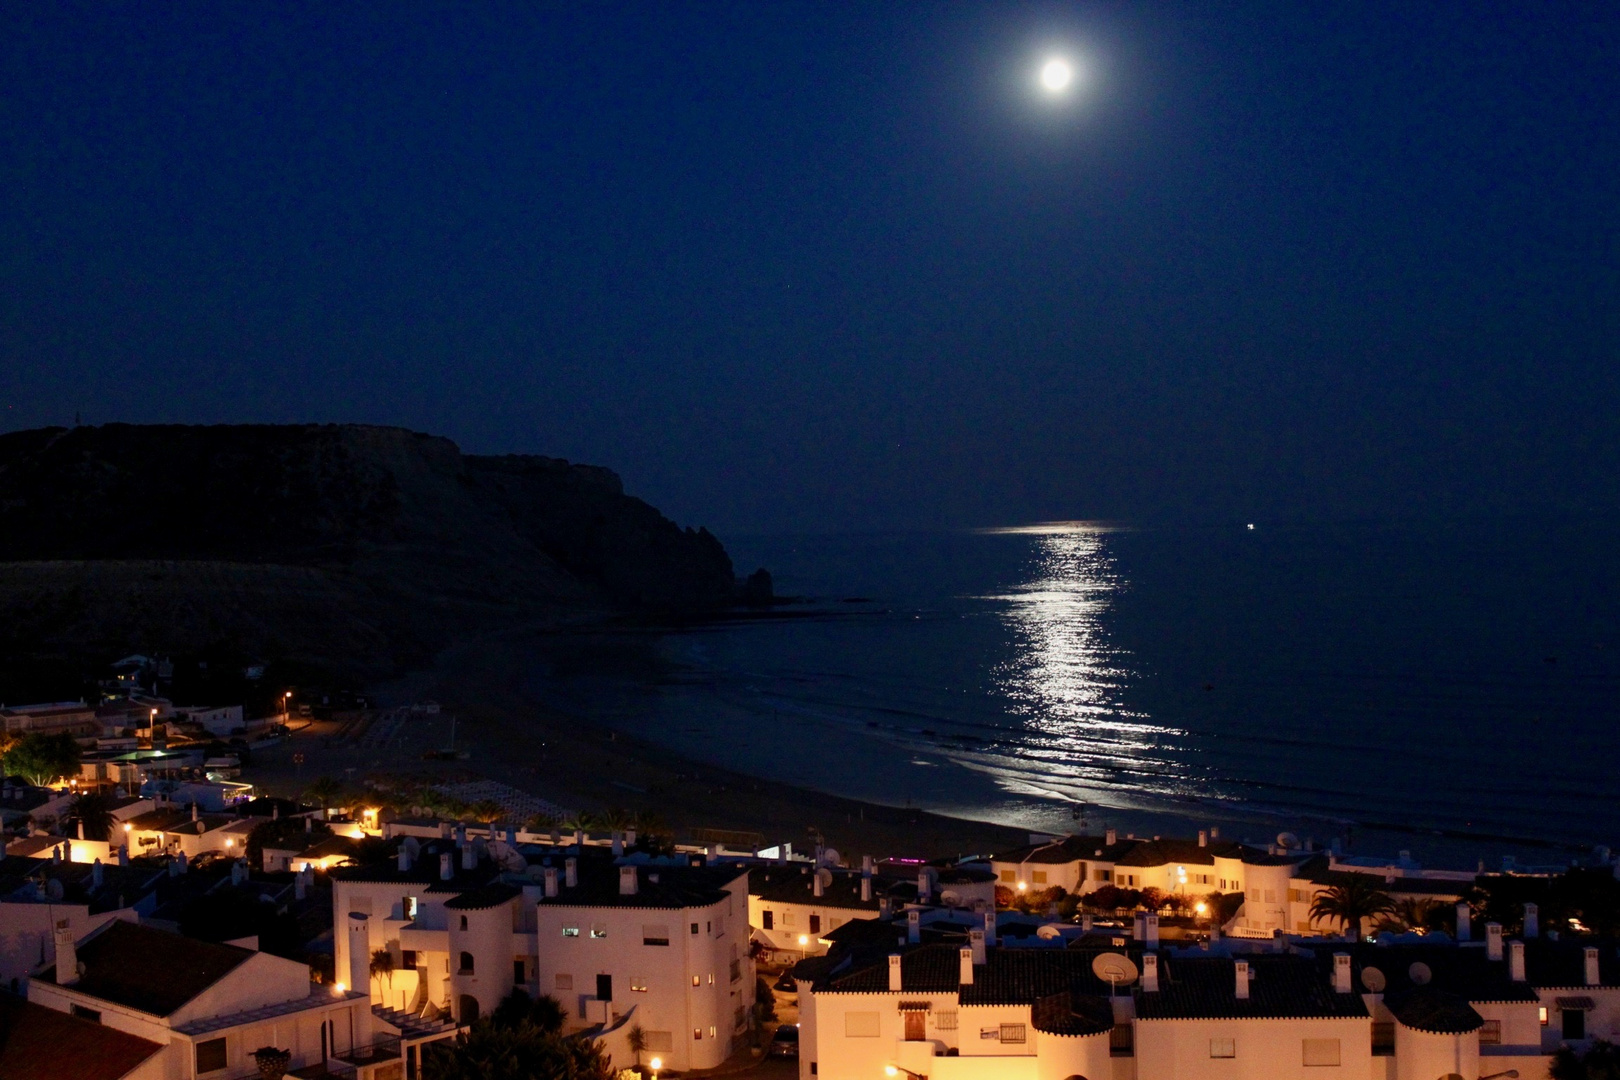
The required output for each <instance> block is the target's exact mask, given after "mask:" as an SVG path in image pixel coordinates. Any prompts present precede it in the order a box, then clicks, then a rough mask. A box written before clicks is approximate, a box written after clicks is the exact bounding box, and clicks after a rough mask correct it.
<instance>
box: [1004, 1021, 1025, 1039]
mask: <svg viewBox="0 0 1620 1080" xmlns="http://www.w3.org/2000/svg"><path fill="white" fill-rule="evenodd" d="M1001 1041H1002V1042H1004V1043H1021V1042H1023V1041H1024V1025H1023V1024H1002V1025H1001Z"/></svg>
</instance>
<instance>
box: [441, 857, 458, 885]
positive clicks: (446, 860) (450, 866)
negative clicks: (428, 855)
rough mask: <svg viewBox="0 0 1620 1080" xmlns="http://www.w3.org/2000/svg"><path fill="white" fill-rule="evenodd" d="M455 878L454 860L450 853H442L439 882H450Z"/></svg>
mask: <svg viewBox="0 0 1620 1080" xmlns="http://www.w3.org/2000/svg"><path fill="white" fill-rule="evenodd" d="M455 876H456V865H455V860H454V859H452V858H451V857H450V853H449V852H448V851H446V852H444V853H442V854H441V855H440V856H439V880H440V881H449V880H450V879H451V878H453V877H455Z"/></svg>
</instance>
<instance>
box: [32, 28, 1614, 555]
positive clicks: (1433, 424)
mask: <svg viewBox="0 0 1620 1080" xmlns="http://www.w3.org/2000/svg"><path fill="white" fill-rule="evenodd" d="M1053 54H1063V55H1065V56H1068V57H1070V58H1071V59H1073V60H1074V61H1075V62H1076V64H1077V65H1078V67H1079V70H1080V78H1079V80H1078V81H1077V83H1076V85H1075V86H1074V87H1073V88H1072V89H1071V92H1069V93H1068V94H1066V95H1063V96H1061V97H1057V98H1053V97H1049V96H1043V95H1042V94H1041V93H1040V92H1039V91H1038V88H1037V85H1036V79H1035V75H1036V72H1037V70H1038V68H1039V66H1040V64H1041V63H1042V62H1044V60H1045V59H1046V58H1047V57H1048V56H1050V55H1053ZM0 184H3V199H0V428H5V429H15V428H24V427H35V426H41V425H46V424H64V423H71V422H72V420H73V418H74V415H75V413H78V414H80V415H81V416H82V419H83V421H84V422H85V423H102V422H107V421H112V420H125V421H134V422H157V421H163V422H199V423H219V422H238V421H275V422H284V421H362V422H368V423H379V424H398V425H404V426H408V427H412V428H417V429H420V430H426V431H432V432H437V433H442V434H445V435H448V436H451V437H452V438H454V439H456V440H457V441H458V442H459V443H460V444H461V445H462V446H463V448H465V449H467V450H470V451H475V452H505V451H522V452H536V453H547V454H553V455H559V456H565V457H569V458H573V459H577V460H584V461H591V462H596V463H600V464H605V465H609V466H611V467H613V468H614V469H616V470H618V471H619V472H620V473H621V474H622V475H623V476H624V477H625V479H626V482H627V485H628V486H629V488H630V490H631V491H633V492H634V493H636V494H639V495H642V496H644V497H646V498H648V499H649V500H651V501H652V502H654V503H655V504H657V505H658V506H660V507H661V508H662V509H664V510H665V511H666V512H668V513H670V514H671V515H672V516H674V517H676V518H678V519H679V520H681V521H683V522H687V523H694V524H696V523H705V524H708V525H710V526H711V527H715V528H717V529H719V530H721V531H722V535H724V533H725V532H726V531H733V532H735V531H744V530H757V529H785V528H805V529H817V530H822V529H843V528H867V527H888V526H938V525H952V526H954V525H990V524H1001V523H1010V522H1018V521H1028V520H1040V519H1051V518H1125V519H1134V520H1181V521H1210V522H1214V521H1253V520H1279V519H1313V520H1321V519H1342V518H1347V517H1360V516H1368V515H1371V516H1387V515H1410V514H1424V515H1429V514H1444V515H1474V514H1497V513H1532V514H1573V515H1587V514H1594V513H1606V512H1609V511H1611V510H1612V508H1613V507H1614V506H1615V505H1616V504H1617V503H1620V421H1617V418H1620V364H1617V360H1620V355H1617V354H1620V6H1617V5H1614V4H1612V3H1591V2H1588V3H1579V4H1568V5H1564V4H1557V3H1543V2H1534V3H1530V2H1527V3H1522V4H1492V3H1483V2H1482V3H1468V4H1455V5H1451V4H1430V3H1416V4H1414V3H1410V2H1400V3H1388V4H1299V3H1276V4H1247V3H1244V4H1226V5H1196V6H1193V5H1189V6H1185V7H1183V6H1178V5H1169V4H1141V5H1133V4H1118V5H1090V4H1069V5H1066V4H1018V3H1013V2H1009V0H996V2H993V3H984V4H975V3H956V4H912V3H899V2H896V0H885V2H881V3H872V4H858V3H816V4H793V3H760V2H753V0H748V2H737V3H732V4H676V3H657V4H644V5H643V4H630V3H624V4H606V3H570V4H558V5H540V4H520V5H519V4H515V5H512V6H495V5H482V4H459V3H457V4H442V5H416V4H404V3H385V4H364V5H361V4H333V3H330V2H327V0H322V2H320V3H313V4H307V5H301V4H292V3H279V2H278V3H274V4H272V3H262V4H253V5H249V4H216V3H206V4H203V3H199V4H168V3H163V4H157V3H150V2H142V3H128V4H105V3H92V4H85V5H82V6H80V5H72V4H69V3H65V2H58V0H52V2H50V3H12V4H8V5H6V6H5V9H4V14H3V33H0Z"/></svg>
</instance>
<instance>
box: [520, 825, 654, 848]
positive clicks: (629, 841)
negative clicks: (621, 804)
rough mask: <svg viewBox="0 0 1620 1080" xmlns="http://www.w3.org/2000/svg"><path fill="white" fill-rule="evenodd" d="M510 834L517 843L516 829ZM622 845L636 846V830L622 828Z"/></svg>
mask: <svg viewBox="0 0 1620 1080" xmlns="http://www.w3.org/2000/svg"><path fill="white" fill-rule="evenodd" d="M512 836H513V840H512V842H513V843H514V844H515V843H517V839H516V837H517V830H516V829H513V830H512ZM624 846H625V847H635V846H636V830H634V829H626V830H624Z"/></svg>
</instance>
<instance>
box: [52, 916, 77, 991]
mask: <svg viewBox="0 0 1620 1080" xmlns="http://www.w3.org/2000/svg"><path fill="white" fill-rule="evenodd" d="M52 935H53V936H54V937H55V938H56V981H57V983H58V984H60V985H62V986H72V985H73V984H74V983H76V982H78V981H79V952H78V950H77V949H76V948H74V945H73V926H72V924H70V923H69V922H68V921H67V920H66V919H59V920H57V923H56V929H55V930H54V931H53V932H52Z"/></svg>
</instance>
